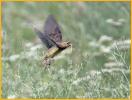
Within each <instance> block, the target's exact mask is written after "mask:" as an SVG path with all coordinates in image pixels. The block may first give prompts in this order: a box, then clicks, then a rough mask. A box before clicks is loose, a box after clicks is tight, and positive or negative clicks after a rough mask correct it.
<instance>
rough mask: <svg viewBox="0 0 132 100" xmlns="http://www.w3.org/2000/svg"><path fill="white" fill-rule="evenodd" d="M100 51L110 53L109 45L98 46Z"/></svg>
mask: <svg viewBox="0 0 132 100" xmlns="http://www.w3.org/2000/svg"><path fill="white" fill-rule="evenodd" d="M100 51H101V52H103V53H110V52H111V47H106V46H100Z"/></svg>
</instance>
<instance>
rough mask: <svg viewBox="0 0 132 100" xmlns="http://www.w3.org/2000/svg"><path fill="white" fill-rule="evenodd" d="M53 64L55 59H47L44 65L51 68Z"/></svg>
mask: <svg viewBox="0 0 132 100" xmlns="http://www.w3.org/2000/svg"><path fill="white" fill-rule="evenodd" d="M52 62H53V58H45V59H44V60H43V62H42V63H43V65H47V66H50V65H51V63H52Z"/></svg>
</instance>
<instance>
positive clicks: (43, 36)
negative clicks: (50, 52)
mask: <svg viewBox="0 0 132 100" xmlns="http://www.w3.org/2000/svg"><path fill="white" fill-rule="evenodd" d="M34 29H35V32H36V33H37V34H38V36H39V38H40V39H41V41H42V42H43V43H44V44H45V45H46V47H47V48H51V47H52V46H54V45H55V44H54V43H53V42H52V40H51V39H50V38H49V37H48V36H47V35H46V34H45V33H42V32H41V31H39V30H38V29H37V28H34Z"/></svg>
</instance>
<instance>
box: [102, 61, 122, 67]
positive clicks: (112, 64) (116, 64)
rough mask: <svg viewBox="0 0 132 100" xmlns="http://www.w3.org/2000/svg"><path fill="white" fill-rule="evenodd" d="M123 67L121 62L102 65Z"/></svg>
mask: <svg viewBox="0 0 132 100" xmlns="http://www.w3.org/2000/svg"><path fill="white" fill-rule="evenodd" d="M123 65H124V64H123V63H121V62H108V63H105V64H104V66H105V67H118V66H123Z"/></svg>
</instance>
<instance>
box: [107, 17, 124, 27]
mask: <svg viewBox="0 0 132 100" xmlns="http://www.w3.org/2000/svg"><path fill="white" fill-rule="evenodd" d="M124 22H125V20H124V19H118V20H117V21H115V20H114V19H112V18H110V19H107V20H106V23H108V24H111V25H113V26H122V25H123V24H124Z"/></svg>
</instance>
